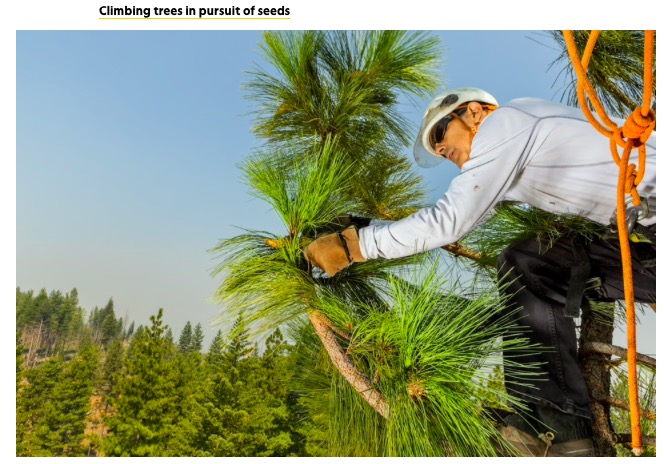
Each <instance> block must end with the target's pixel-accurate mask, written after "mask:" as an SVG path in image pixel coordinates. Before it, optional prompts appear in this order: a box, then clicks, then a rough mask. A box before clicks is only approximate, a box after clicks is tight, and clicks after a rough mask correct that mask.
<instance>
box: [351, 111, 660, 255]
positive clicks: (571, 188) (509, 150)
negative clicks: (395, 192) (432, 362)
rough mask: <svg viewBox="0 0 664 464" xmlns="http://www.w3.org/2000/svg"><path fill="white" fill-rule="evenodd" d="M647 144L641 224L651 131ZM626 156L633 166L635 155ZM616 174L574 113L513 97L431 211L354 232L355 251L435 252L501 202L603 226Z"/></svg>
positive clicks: (650, 168) (651, 195) (597, 138)
mask: <svg viewBox="0 0 664 464" xmlns="http://www.w3.org/2000/svg"><path fill="white" fill-rule="evenodd" d="M616 122H617V123H618V124H619V125H621V126H622V124H623V121H622V120H616ZM646 146H647V155H648V158H647V163H646V173H645V177H644V178H643V180H642V181H641V183H640V184H639V186H638V191H639V194H640V195H641V196H642V197H646V198H647V200H648V204H649V207H650V210H651V213H652V216H651V217H649V218H648V219H646V220H644V221H641V223H642V224H644V225H649V224H652V223H655V221H656V216H655V213H654V212H655V197H656V189H655V187H656V186H655V178H656V174H655V151H656V134H655V132H653V133H652V135H651V137H650V138H649V140H648V142H647V144H646ZM619 152H620V153H621V154H622V149H621V148H619ZM632 159H633V161H632V162H633V163H634V164H636V165H637V167H638V161H637V160H638V157H637V150H633V151H632ZM618 171H619V168H618V166H617V165H616V164H615V162H614V161H613V157H612V156H611V149H610V142H609V139H608V138H607V137H605V136H603V135H602V134H600V133H599V132H598V131H597V130H596V129H595V128H594V127H592V126H591V125H590V123H589V122H588V120H587V119H586V117H585V115H584V114H583V112H582V111H581V110H579V109H577V108H572V107H568V106H565V105H561V104H557V103H551V102H547V101H543V100H537V99H532V98H522V99H517V100H513V101H510V102H508V103H507V104H505V105H504V106H501V107H500V108H498V109H497V110H495V111H494V112H493V113H491V114H490V115H489V116H487V118H486V119H484V121H483V122H482V124H481V125H480V127H479V129H478V131H477V134H476V135H475V137H474V139H473V141H472V147H471V152H470V159H469V160H468V161H467V162H466V163H465V164H464V165H463V167H462V169H461V173H460V174H459V175H458V176H457V177H456V178H455V179H454V180H453V181H452V183H451V184H450V187H449V189H448V191H447V192H446V193H445V194H444V195H443V197H442V198H441V199H439V200H438V201H437V202H436V204H435V205H434V206H432V207H430V208H424V209H421V210H420V211H418V212H416V213H414V214H412V215H410V216H408V217H407V218H405V219H402V220H400V221H395V222H379V223H376V224H371V225H369V226H368V227H364V228H362V229H360V231H359V235H360V250H361V252H362V254H363V255H364V257H365V258H367V259H374V258H378V257H383V258H398V257H402V256H408V255H411V254H414V253H417V252H421V251H427V250H432V249H435V248H439V247H441V246H443V245H447V244H450V243H453V242H455V241H457V240H459V239H460V238H461V237H463V236H464V235H465V234H466V233H468V232H469V231H470V230H472V229H473V228H474V227H476V226H477V225H479V224H480V223H481V222H482V219H483V218H485V217H487V215H488V213H489V212H490V211H491V210H492V209H493V207H494V206H495V205H496V203H498V202H499V201H502V200H512V201H518V202H523V203H527V204H530V205H532V206H536V207H538V208H541V209H543V210H546V211H550V212H553V213H558V214H577V215H580V216H584V217H587V218H588V219H591V220H593V221H595V222H598V223H601V224H605V225H608V224H609V221H610V218H611V216H612V215H613V213H614V211H615V209H616V189H617V182H618Z"/></svg>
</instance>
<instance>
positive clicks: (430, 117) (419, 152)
mask: <svg viewBox="0 0 664 464" xmlns="http://www.w3.org/2000/svg"><path fill="white" fill-rule="evenodd" d="M472 101H477V102H481V103H486V104H489V105H496V106H498V101H497V100H496V99H495V98H494V97H493V95H491V94H490V93H489V92H486V91H484V90H482V89H476V88H474V87H464V88H462V89H454V90H448V91H447V92H444V93H441V94H440V95H438V96H437V97H436V98H434V99H433V101H432V102H431V104H430V105H429V107H428V108H427V110H426V112H425V113H424V117H423V118H422V125H421V126H420V132H419V133H418V134H417V139H416V140H415V148H414V149H413V155H414V156H415V161H416V162H417V164H418V165H420V166H422V167H423V168H430V167H433V166H436V165H437V164H439V163H441V162H442V161H443V160H444V159H445V158H443V157H442V156H439V155H437V154H436V150H435V147H433V146H432V145H431V139H430V134H431V130H432V129H433V128H434V127H435V126H436V124H438V121H440V120H441V119H443V118H444V117H445V116H447V115H448V114H450V113H451V112H452V111H454V110H455V109H457V108H458V107H459V106H461V105H463V104H464V103H469V102H472Z"/></svg>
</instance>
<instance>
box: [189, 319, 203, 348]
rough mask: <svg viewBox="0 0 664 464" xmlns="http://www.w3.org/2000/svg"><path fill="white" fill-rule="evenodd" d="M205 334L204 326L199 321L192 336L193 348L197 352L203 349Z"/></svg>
mask: <svg viewBox="0 0 664 464" xmlns="http://www.w3.org/2000/svg"><path fill="white" fill-rule="evenodd" d="M204 339H205V336H204V335H203V326H202V325H201V323H200V322H199V323H198V324H196V327H194V333H193V335H192V337H191V350H192V351H195V352H199V353H200V352H201V351H202V350H203V340H204Z"/></svg>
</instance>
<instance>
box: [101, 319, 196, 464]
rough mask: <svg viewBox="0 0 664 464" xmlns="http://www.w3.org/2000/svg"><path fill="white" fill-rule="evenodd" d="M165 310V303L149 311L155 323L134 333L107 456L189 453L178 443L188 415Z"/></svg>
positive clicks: (112, 419)
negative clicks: (165, 319) (179, 390)
mask: <svg viewBox="0 0 664 464" xmlns="http://www.w3.org/2000/svg"><path fill="white" fill-rule="evenodd" d="M162 316H163V310H162V309H160V310H159V312H158V314H157V315H156V316H151V317H150V321H151V322H152V325H151V326H150V327H148V328H146V329H145V330H144V331H143V332H142V333H141V335H140V337H138V338H137V337H136V336H135V337H134V341H133V345H134V346H133V347H132V348H131V350H130V355H129V356H128V357H127V359H126V366H125V375H123V376H122V377H121V378H120V380H119V382H118V386H117V393H116V395H117V398H116V399H115V400H114V401H113V406H114V411H113V415H112V416H111V417H109V419H108V431H109V435H108V437H107V438H106V439H105V440H104V443H103V446H102V449H103V451H104V453H105V454H106V455H108V456H178V455H182V454H184V455H187V454H186V453H182V450H181V449H180V448H179V446H177V445H178V444H179V443H182V442H183V441H186V439H185V440H183V437H182V435H183V434H187V433H189V429H188V428H187V427H184V428H182V427H180V425H181V423H182V420H183V418H184V417H186V413H185V411H183V405H182V403H181V402H180V401H181V395H180V394H179V392H178V386H179V383H180V382H181V375H180V372H179V370H178V366H177V363H176V361H175V346H174V345H173V344H172V343H171V342H170V341H169V340H168V339H167V337H166V333H167V330H168V327H167V326H164V324H163V321H162ZM174 445H175V446H174Z"/></svg>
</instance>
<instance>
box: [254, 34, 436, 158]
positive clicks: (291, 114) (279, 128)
mask: <svg viewBox="0 0 664 464" xmlns="http://www.w3.org/2000/svg"><path fill="white" fill-rule="evenodd" d="M263 39H264V42H263V43H262V44H261V48H262V51H263V55H264V58H265V59H266V60H267V62H268V63H269V64H271V65H272V66H274V71H275V73H273V74H271V73H269V72H267V71H264V70H261V69H258V70H255V71H253V72H252V80H251V81H250V82H249V84H248V85H247V91H248V95H249V97H250V98H251V99H253V100H255V101H257V102H258V103H259V104H260V106H259V107H258V109H257V117H256V122H257V124H256V126H255V128H254V131H255V132H256V134H257V135H258V136H259V137H261V138H265V139H268V140H270V141H273V142H288V143H291V142H294V141H298V142H300V143H301V144H302V145H304V146H310V145H311V144H315V143H317V142H320V141H325V140H327V139H328V138H330V137H335V138H338V139H339V143H340V148H341V149H343V150H344V151H347V152H350V151H351V150H354V149H355V148H357V147H366V146H368V145H371V144H373V143H375V140H376V139H374V138H373V137H374V136H375V135H378V136H383V138H388V139H393V140H396V141H398V142H400V143H404V144H405V143H408V142H409V134H408V132H407V130H406V129H405V128H407V127H408V124H406V122H405V120H404V118H403V116H401V115H400V114H399V113H397V112H396V104H397V102H398V96H399V93H398V92H399V91H402V92H404V93H406V94H408V95H414V96H423V95H425V94H426V93H427V92H431V91H433V90H435V88H436V87H437V84H438V76H437V75H436V73H435V68H436V66H437V64H438V63H437V55H438V50H437V47H438V42H437V39H436V38H434V37H432V36H428V35H427V34H425V33H421V32H417V33H412V32H405V31H351V32H345V31H327V32H324V31H306V32H301V33H297V32H266V33H265V34H264V36H263Z"/></svg>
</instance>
